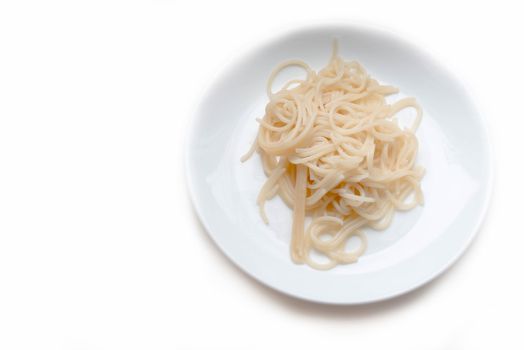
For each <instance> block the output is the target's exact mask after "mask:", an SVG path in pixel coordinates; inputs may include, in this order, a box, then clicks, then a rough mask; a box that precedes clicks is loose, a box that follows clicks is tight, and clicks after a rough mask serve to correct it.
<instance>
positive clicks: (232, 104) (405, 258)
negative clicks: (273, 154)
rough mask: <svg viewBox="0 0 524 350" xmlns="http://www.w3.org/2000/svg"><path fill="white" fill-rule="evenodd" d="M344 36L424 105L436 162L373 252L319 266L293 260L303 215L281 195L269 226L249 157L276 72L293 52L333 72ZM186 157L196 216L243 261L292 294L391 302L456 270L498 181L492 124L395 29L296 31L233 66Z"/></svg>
mask: <svg viewBox="0 0 524 350" xmlns="http://www.w3.org/2000/svg"><path fill="white" fill-rule="evenodd" d="M334 38H337V39H338V41H339V47H340V55H341V56H342V57H343V58H344V59H345V60H350V59H356V60H358V61H359V62H360V63H362V64H363V65H364V67H365V68H366V69H367V70H368V72H369V74H370V75H371V76H372V77H374V78H375V79H377V80H379V81H380V82H383V83H387V84H390V85H394V86H397V87H399V88H400V91H401V92H402V94H403V95H404V96H413V97H415V98H417V100H418V101H419V103H420V104H421V106H422V108H423V110H424V117H423V120H422V124H421V126H420V129H419V130H418V131H417V136H418V139H419V144H420V151H419V155H418V163H419V164H421V165H422V166H424V167H425V168H426V175H425V177H424V179H423V181H422V190H423V192H424V196H425V204H424V206H422V207H417V208H415V209H413V210H411V211H409V212H398V213H397V214H396V215H395V218H394V220H393V223H392V224H391V226H390V227H389V228H387V229H386V230H384V231H373V230H367V237H368V243H369V244H368V249H367V251H366V253H365V254H364V255H363V256H362V257H361V258H360V259H359V260H358V262H356V263H354V264H349V265H342V266H337V267H336V268H334V269H332V270H329V271H316V270H314V269H312V268H310V267H309V266H307V265H295V264H294V263H293V262H292V261H291V258H290V256H289V240H290V234H291V210H289V209H288V208H287V207H286V206H285V205H284V204H283V202H282V201H281V200H280V198H274V199H272V200H271V201H270V202H268V203H267V204H266V210H267V215H268V217H269V220H270V224H269V225H265V224H264V223H263V222H262V219H261V218H260V215H259V212H258V208H257V205H256V203H255V202H256V197H257V194H258V192H259V190H260V188H261V186H262V184H263V183H264V181H265V179H266V177H265V175H264V174H263V171H262V166H261V162H260V158H259V157H258V155H254V156H253V157H252V158H251V159H250V160H249V161H247V162H246V163H241V162H240V160H239V159H240V157H241V155H243V154H244V153H245V152H246V151H247V150H248V149H249V147H250V145H251V143H252V142H253V140H254V138H255V135H256V132H257V128H258V124H257V122H256V121H255V118H257V117H261V116H262V115H263V114H264V106H265V104H266V102H267V97H266V95H265V92H266V90H265V87H266V81H267V78H268V77H269V74H270V72H271V70H272V69H273V68H274V67H275V66H276V65H277V64H278V63H280V62H282V61H284V60H286V59H291V58H297V59H302V60H304V61H306V62H307V63H308V64H309V65H310V66H311V67H313V68H314V69H316V70H318V69H320V68H322V67H324V66H325V65H326V64H327V62H328V60H329V58H330V55H331V45H332V40H333V39H334ZM297 74H302V73H301V72H300V71H299V70H296V71H295V70H293V69H289V70H287V71H285V72H284V73H283V74H281V75H280V77H279V80H277V82H276V85H278V84H282V83H283V82H284V81H285V80H286V79H288V78H291V77H296V76H297ZM276 88H278V86H276ZM186 162H187V164H186V165H187V167H186V168H187V179H188V183H189V188H190V193H191V197H192V199H193V202H194V205H195V208H196V211H197V213H198V215H199V217H200V219H201V221H202V223H203V224H204V226H205V228H206V229H207V232H208V233H209V235H210V236H211V237H212V239H213V240H214V241H215V242H216V244H217V245H218V246H219V247H220V249H221V250H222V251H223V252H224V253H225V254H226V255H227V256H228V257H229V258H230V259H231V260H232V261H233V262H234V263H235V264H237V265H238V266H239V267H240V268H242V269H243V270H244V271H245V272H247V273H248V274H250V275H251V276H253V277H254V278H256V279H257V280H258V281H260V282H262V283H264V284H266V285H268V286H270V287H272V288H274V289H276V290H279V291H281V292H283V293H286V294H288V295H291V296H295V297H298V298H302V299H307V300H311V301H316V302H323V303H336V304H358V303H367V302H372V301H378V300H383V299H387V298H391V297H393V296H397V295H400V294H402V293H405V292H408V291H410V290H413V289H414V288H416V287H419V286H421V285H422V284H424V283H426V282H428V281H429V280H431V279H433V278H434V277H436V276H437V275H439V274H440V273H441V272H443V271H444V270H445V269H447V268H448V267H449V266H450V265H451V264H452V263H453V262H454V261H456V260H457V258H458V257H459V256H460V255H461V254H462V253H463V252H464V251H465V249H466V248H467V246H468V245H469V244H470V242H471V240H472V239H473V237H474V236H475V234H476V232H477V230H478V228H479V226H480V224H481V221H482V218H483V216H484V214H485V212H486V208H487V203H488V200H489V195H490V192H491V184H492V180H491V179H492V176H491V155H490V147H489V144H488V139H487V132H486V127H485V125H484V124H483V122H482V119H481V118H480V115H479V112H478V111H477V109H476V108H475V106H474V104H473V103H472V101H471V100H470V98H469V97H468V95H467V92H466V91H465V90H464V88H463V87H462V86H461V85H460V84H459V83H458V82H457V80H456V79H455V78H454V77H453V76H451V75H450V74H449V73H448V72H447V71H446V70H444V69H443V68H442V67H441V66H439V65H438V64H436V63H435V62H434V61H433V60H432V59H431V58H430V57H428V55H426V54H424V53H423V52H421V51H420V50H419V49H417V48H415V47H413V46H411V45H410V44H407V43H406V42H404V41H402V40H400V39H398V38H396V37H394V36H391V35H390V34H389V33H387V32H384V31H380V30H376V29H368V28H361V27H358V28H357V27H348V26H325V27H315V28H306V29H303V30H299V31H295V32H292V33H289V34H287V35H285V36H282V37H279V38H277V39H275V40H273V41H271V42H269V43H267V44H265V45H263V46H260V47H258V48H256V49H253V50H252V51H250V52H249V53H247V54H246V55H244V56H243V57H240V58H239V59H238V60H236V62H234V63H233V64H231V65H230V66H229V67H228V69H226V70H225V72H224V73H223V74H222V75H221V76H219V78H218V79H217V80H216V81H215V82H214V84H213V85H212V86H211V88H210V89H209V91H208V93H207V95H206V96H205V97H204V98H203V100H202V103H201V105H200V108H199V109H198V111H197V113H196V115H195V117H194V123H193V125H192V128H191V130H190V135H189V142H188V145H187V153H186Z"/></svg>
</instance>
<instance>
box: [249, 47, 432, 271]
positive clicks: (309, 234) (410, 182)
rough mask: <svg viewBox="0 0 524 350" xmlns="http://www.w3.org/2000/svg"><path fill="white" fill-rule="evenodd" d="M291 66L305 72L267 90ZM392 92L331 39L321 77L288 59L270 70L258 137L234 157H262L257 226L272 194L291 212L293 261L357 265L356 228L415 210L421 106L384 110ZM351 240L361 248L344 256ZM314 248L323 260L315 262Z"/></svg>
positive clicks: (419, 198) (406, 103)
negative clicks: (407, 117) (408, 116)
mask: <svg viewBox="0 0 524 350" xmlns="http://www.w3.org/2000/svg"><path fill="white" fill-rule="evenodd" d="M289 66H298V67H301V68H302V69H304V70H305V72H306V77H305V79H302V80H299V79H295V80H291V81H289V82H288V83H286V84H285V86H284V87H283V88H282V89H281V90H279V91H278V92H273V91H272V85H273V81H274V80H275V78H276V76H277V75H278V74H279V73H280V72H281V71H282V70H283V69H285V68H286V67H289ZM397 92H398V89H397V88H395V87H392V86H387V85H381V84H379V83H378V82H377V81H376V80H375V79H373V78H371V77H370V76H369V75H368V74H367V72H366V70H365V69H364V67H362V65H360V64H359V63H358V62H356V61H349V62H346V61H343V60H342V58H340V57H339V55H338V44H337V43H336V41H335V42H334V44H333V54H332V57H331V59H330V61H329V64H328V65H327V66H326V67H325V68H323V69H322V70H320V71H319V72H315V71H314V70H312V69H311V68H310V67H309V66H308V65H307V64H306V63H305V62H303V61H300V60H290V61H286V62H283V63H282V64H280V65H279V66H277V67H276V68H275V70H274V71H273V72H272V73H271V75H270V77H269V81H268V84H267V95H268V98H269V102H268V103H267V105H266V109H265V115H264V117H263V118H262V119H257V120H258V122H259V124H260V125H259V130H258V135H257V137H256V140H255V142H254V143H253V146H252V147H251V149H250V150H249V152H248V153H247V154H246V155H245V156H243V157H242V159H241V160H242V161H245V160H247V159H248V158H250V157H251V156H252V155H253V154H254V153H255V152H258V153H259V155H260V157H261V160H262V166H263V169H264V172H265V174H266V175H267V177H268V178H267V181H266V183H265V184H264V185H263V187H262V189H261V190H260V193H259V196H258V198H257V204H258V206H259V208H260V214H261V216H262V219H263V220H264V222H266V223H268V218H267V216H266V213H265V210H264V204H265V202H266V201H267V200H269V199H271V198H273V197H275V196H276V195H279V196H280V197H281V198H282V200H283V201H284V202H285V203H286V204H287V205H288V206H289V207H290V208H291V209H292V210H293V225H292V236H291V237H292V238H291V244H290V254H291V258H292V260H293V261H294V262H295V263H298V264H301V263H306V264H308V265H310V266H311V267H313V268H316V269H320V270H327V269H331V268H333V267H335V266H336V265H338V264H348V263H353V262H356V261H357V260H358V258H359V257H360V256H361V255H362V254H363V253H364V252H365V250H366V248H367V240H366V236H365V235H364V234H363V232H362V230H361V229H362V228H364V227H370V228H373V229H376V230H383V229H385V228H387V227H388V226H389V225H390V223H391V220H392V219H393V216H394V212H395V210H410V209H412V208H414V207H415V206H417V205H419V204H423V194H422V191H421V188H420V180H421V178H422V176H423V174H424V169H423V168H422V167H420V166H418V165H416V164H415V161H416V156H417V150H418V141H417V138H416V136H415V131H416V130H417V128H418V126H419V124H420V121H421V117H422V109H421V108H420V106H419V105H418V104H417V102H416V100H415V99H414V98H404V99H401V100H399V101H397V102H395V103H393V104H388V103H387V102H386V99H385V97H386V96H388V95H391V94H394V93H397ZM405 108H413V109H414V110H415V111H416V117H415V120H414V122H413V123H412V125H411V126H410V127H409V128H404V129H403V128H401V127H400V126H399V124H398V120H397V118H396V115H397V113H398V112H399V111H401V110H403V109H405ZM410 197H412V198H410ZM307 217H310V218H311V222H310V223H309V225H308V226H307V228H306V227H305V226H306V218H307ZM351 237H357V238H358V239H359V241H360V244H359V247H358V248H357V249H355V250H352V251H347V249H346V245H347V242H348V240H349V239H350V238H351ZM312 251H316V252H317V253H320V254H322V255H324V256H325V257H327V262H322V263H320V262H318V260H317V259H314V258H313V257H312V254H311V253H312Z"/></svg>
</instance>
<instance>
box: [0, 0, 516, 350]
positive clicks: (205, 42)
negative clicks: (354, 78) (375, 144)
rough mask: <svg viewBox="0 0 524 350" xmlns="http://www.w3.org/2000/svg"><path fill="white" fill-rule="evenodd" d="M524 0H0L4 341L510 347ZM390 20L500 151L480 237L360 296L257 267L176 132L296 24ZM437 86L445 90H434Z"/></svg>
mask: <svg viewBox="0 0 524 350" xmlns="http://www.w3.org/2000/svg"><path fill="white" fill-rule="evenodd" d="M517 3H518V2H516V1H515V2H509V1H508V2H504V1H491V2H488V1H486V2H484V3H483V4H479V3H478V2H471V3H467V2H460V1H434V2H431V3H430V2H422V1H394V2H393V1H383V2H378V1H348V0H343V1H330V0H323V1H311V2H307V1H268V0H266V1H244V2H238V3H236V2H231V1H215V2H209V3H203V2H199V1H143V2H138V1H123V2H114V1H102V2H98V1H75V2H73V1H67V2H66V1H64V2H61V3H57V2H44V1H41V2H35V3H28V2H24V1H16V2H15V1H6V2H2V3H1V4H0V349H75V350H78V349H82V350H84V349H246V348H247V349H268V348H269V349H273V348H287V349H295V348H300V349H321V348H323V347H328V346H329V348H339V349H340V348H344V349H346V348H357V349H385V348H386V349H407V350H410V349H430V350H433V349H479V348H482V347H486V348H522V347H523V346H524V341H523V340H522V334H519V333H522V331H521V327H522V322H523V321H522V313H523V312H524V297H523V296H524V285H523V284H522V280H523V275H524V272H523V269H524V261H523V259H524V255H523V250H524V229H523V225H522V223H523V220H522V217H523V216H524V213H523V207H524V205H523V204H522V198H524V197H523V195H524V191H523V186H522V181H523V178H524V172H523V168H522V159H521V158H522V149H523V148H524V136H523V135H524V134H523V132H522V128H523V127H524V115H523V100H524V98H523V96H524V95H523V91H524V89H523V85H522V82H523V81H524V68H523V67H524V64H523V62H524V51H523V46H522V33H523V32H524V22H523V21H522V18H521V13H522V11H521V10H520V9H519V8H518V7H517V6H516V4H517ZM329 20H336V21H337V22H340V21H347V23H364V24H370V25H376V26H379V27H383V28H387V29H390V30H391V31H393V32H395V33H397V34H399V35H401V36H404V37H406V38H408V40H409V41H411V42H413V43H415V44H416V45H418V46H422V47H423V48H424V49H425V51H427V52H429V53H431V54H433V55H434V56H436V58H437V60H439V61H441V62H443V63H444V65H445V66H447V67H448V68H449V69H451V71H453V72H455V73H456V74H457V75H458V76H459V77H460V78H461V79H462V81H463V82H464V83H465V84H466V85H467V86H468V87H469V88H470V90H471V93H472V95H473V96H474V97H475V98H476V100H477V101H478V103H479V107H480V109H481V110H482V111H484V114H485V115H486V117H487V119H488V121H489V124H490V130H491V136H492V142H493V145H494V150H495V158H496V164H495V166H496V169H495V175H496V180H495V187H494V188H495V191H494V196H493V201H492V205H491V208H490V210H489V214H488V217H487V219H486V221H485V224H484V226H483V229H482V230H481V232H480V234H479V236H478V238H477V239H476V240H475V242H474V244H473V245H472V247H471V248H470V249H469V250H468V252H467V253H466V255H465V256H464V257H463V259H461V260H460V261H459V262H458V263H457V264H456V265H455V266H454V267H453V268H452V269H451V270H450V271H448V272H447V273H446V274H445V275H444V276H442V277H441V278H438V279H437V280H436V281H434V282H432V283H430V284H429V285H427V286H426V287H423V288H422V289H420V290H417V291H415V292H413V293H410V294H408V295H406V296H403V297H400V298H397V299H394V300H391V301H387V302H383V303H379V304H374V305H368V306H358V307H339V306H336V307H335V306H322V305H316V304H310V303H306V302H302V301H298V300H294V299H291V298H289V297H286V296H283V295H280V294H278V293H276V292H273V291H271V290H269V289H268V288H266V287H263V286H261V285H260V284H258V283H256V282H254V281H253V280H252V279H251V278H249V277H247V276H246V275H244V274H243V273H241V272H240V271H239V270H238V269H237V268H235V267H234V266H233V265H232V264H231V263H229V262H228V261H227V260H226V259H225V258H224V257H223V256H222V255H221V253H220V252H219V251H218V249H217V248H215V246H214V245H213V244H212V243H211V241H210V239H209V238H208V237H207V235H206V234H205V232H204V231H203V229H202V227H201V226H200V224H199V223H198V220H197V219H196V218H195V215H194V212H193V210H192V207H191V203H190V201H189V199H188V195H187V190H186V185H185V180H184V166H183V162H182V153H183V144H184V138H185V134H186V130H187V129H186V128H187V125H188V121H189V120H190V118H191V114H192V111H193V110H194V108H195V107H196V105H197V103H198V101H199V99H200V98H201V96H202V92H203V91H204V90H205V88H206V86H207V85H208V84H209V83H210V82H211V80H212V78H213V77H214V76H215V75H216V74H217V73H218V72H219V71H220V69H221V67H223V66H224V65H225V64H226V63H227V62H228V61H229V60H230V59H232V58H234V57H235V54H236V53H238V52H239V51H241V50H243V49H244V48H246V47H248V46H250V45H254V44H256V42H257V41H259V40H260V39H263V38H267V37H270V36H274V35H277V34H278V33H279V32H280V31H282V30H289V29H291V28H293V27H295V26H297V25H305V24H308V23H317V24H318V23H322V22H323V21H329ZM442 103H446V101H442Z"/></svg>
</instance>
